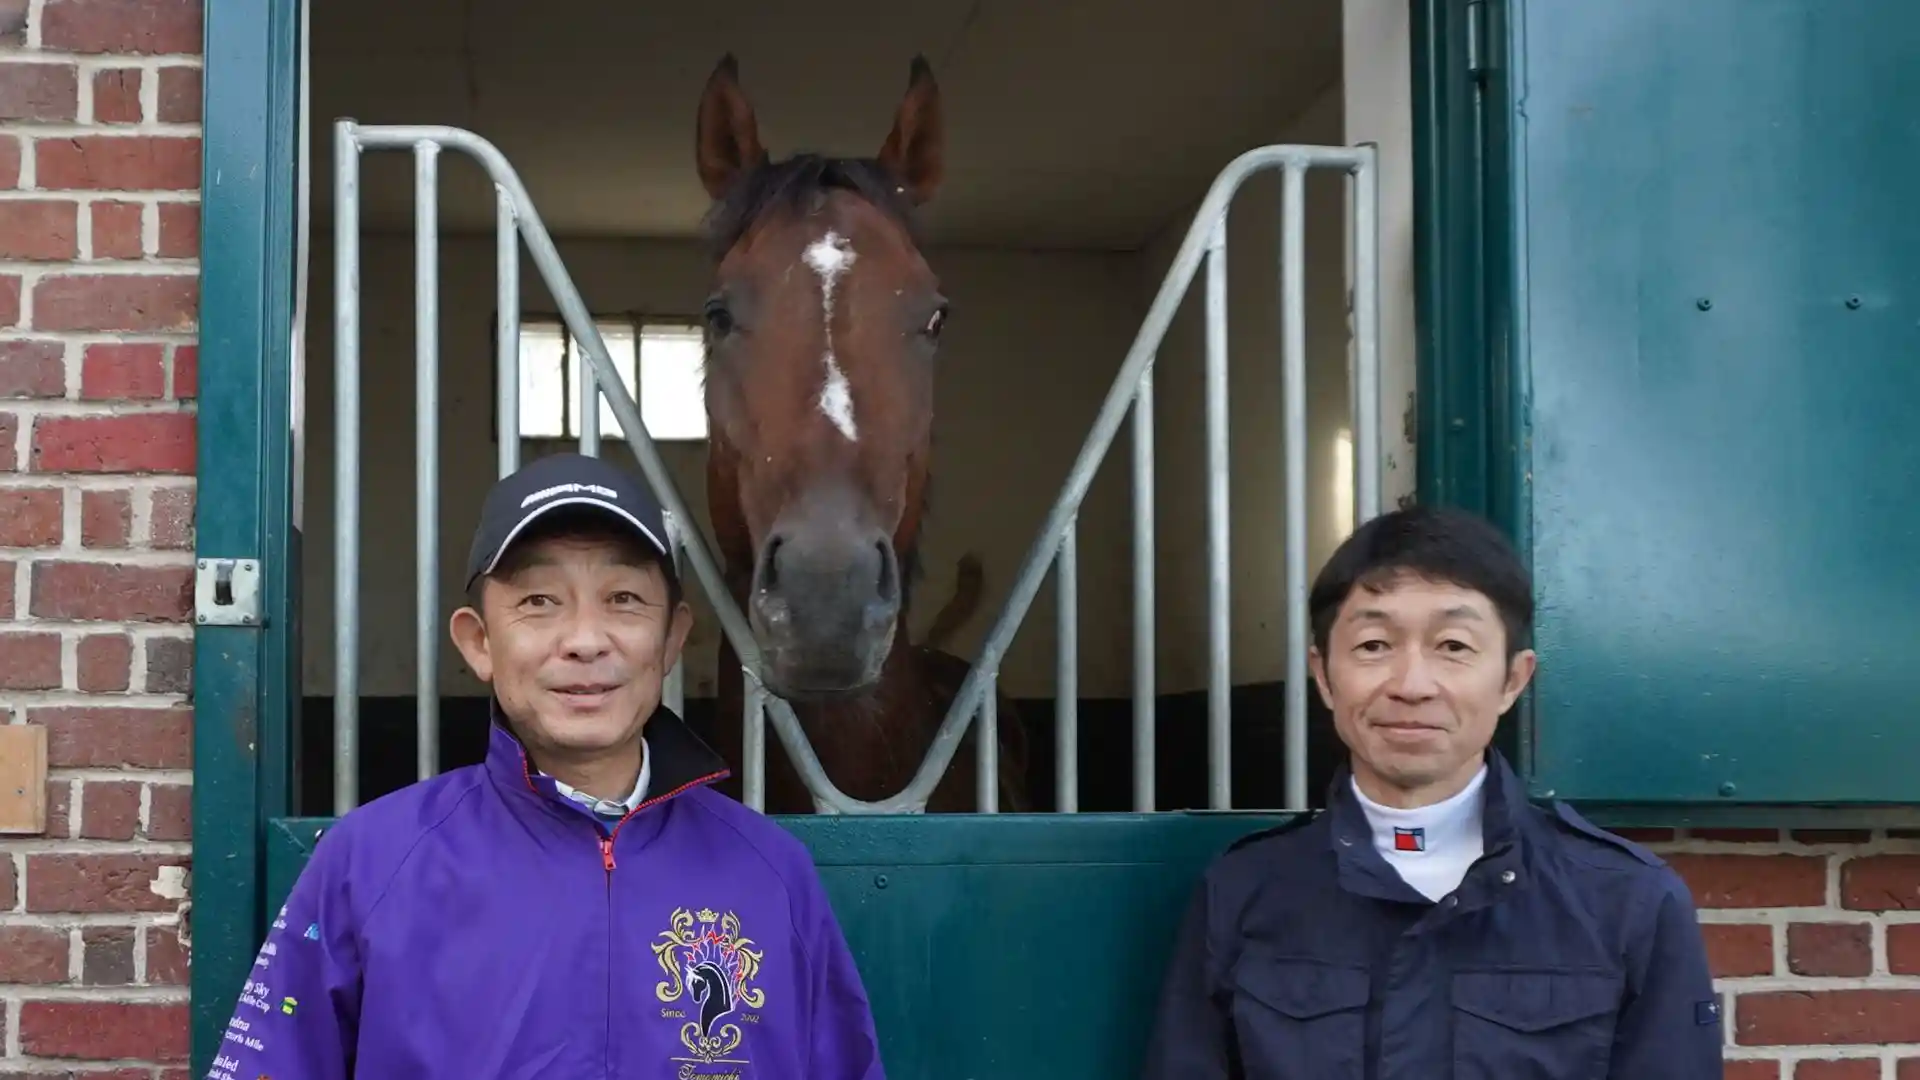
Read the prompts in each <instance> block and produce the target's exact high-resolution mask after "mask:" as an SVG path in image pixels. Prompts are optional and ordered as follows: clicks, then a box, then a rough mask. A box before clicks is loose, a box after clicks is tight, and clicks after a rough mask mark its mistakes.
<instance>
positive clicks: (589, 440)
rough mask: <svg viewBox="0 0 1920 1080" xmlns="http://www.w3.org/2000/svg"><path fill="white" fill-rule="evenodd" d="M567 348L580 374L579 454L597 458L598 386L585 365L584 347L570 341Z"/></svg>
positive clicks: (589, 366)
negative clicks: (570, 350)
mask: <svg viewBox="0 0 1920 1080" xmlns="http://www.w3.org/2000/svg"><path fill="white" fill-rule="evenodd" d="M569 337H571V335H569ZM567 347H568V348H569V349H572V350H573V354H574V359H575V363H576V367H575V370H577V371H579V372H580V395H579V397H580V452H581V453H583V454H585V455H587V456H588V457H599V456H600V384H599V382H598V381H597V380H596V379H595V378H594V374H593V365H592V364H589V363H587V357H586V352H585V350H586V346H585V345H584V344H583V343H581V342H578V341H570V343H569V344H568V346H567Z"/></svg>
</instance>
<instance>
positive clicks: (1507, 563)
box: [1307, 506, 1533, 657]
mask: <svg viewBox="0 0 1920 1080" xmlns="http://www.w3.org/2000/svg"><path fill="white" fill-rule="evenodd" d="M1401 574H1412V575H1414V576H1416V577H1420V578H1424V579H1426V580H1428V581H1434V582H1444V583H1446V584H1449V585H1456V586H1459V587H1460V588H1463V589H1472V590H1473V591H1475V592H1478V593H1481V594H1482V595H1484V596H1486V598H1487V599H1488V600H1490V601H1492V602H1493V607H1494V610H1495V611H1497V612H1499V614H1500V621H1501V622H1502V623H1503V624H1504V625H1505V627H1506V633H1507V655H1508V656H1509V657H1511V656H1513V655H1514V654H1515V653H1517V652H1519V651H1520V650H1521V649H1523V648H1525V647H1526V642H1527V640H1528V638H1529V637H1530V636H1531V635H1532V633H1533V581H1532V579H1531V577H1530V576H1529V575H1528V573H1527V568H1526V565H1525V564H1524V563H1522V562H1521V561H1520V556H1519V555H1518V554H1517V553H1516V552H1515V551H1514V549H1513V545H1512V544H1511V543H1510V542H1509V541H1508V540H1507V537H1506V535H1505V534H1504V533H1502V532H1501V531H1500V530H1499V529H1497V528H1495V527H1494V526H1493V524H1492V523H1491V522H1489V521H1487V520H1486V519H1485V518H1482V517H1479V516H1478V515H1475V514H1471V513H1468V512H1467V511H1464V510H1459V509H1456V508H1453V507H1446V506H1411V507H1407V508H1405V509H1401V510H1394V511H1392V512H1390V513H1385V514H1381V515H1380V516H1379V517H1376V518H1374V519H1372V520H1371V521H1368V522H1366V523H1365V524H1363V525H1361V526H1360V527H1359V528H1358V529H1355V530H1354V532H1353V535H1352V536H1349V537H1347V539H1346V540H1345V541H1344V542H1342V543H1341V545H1340V546H1339V547H1338V548H1336V549H1335V550H1334V553H1333V557H1332V558H1329V559H1328V560H1327V564H1326V565H1325V566H1323V567H1321V568H1320V575H1319V577H1317V578H1315V579H1314V582H1313V589H1312V591H1311V592H1310V593H1309V594H1308V596H1307V614H1308V619H1309V621H1310V623H1311V625H1312V628H1313V644H1314V646H1315V647H1316V648H1318V649H1319V650H1320V652H1321V653H1322V654H1325V653H1326V651H1327V639H1328V638H1329V637H1330V636H1331V635H1332V633H1333V621H1334V619H1335V617H1336V616H1338V615H1339V613H1340V607H1341V605H1343V604H1345V603H1346V602H1347V597H1348V596H1350V595H1352V593H1353V590H1354V589H1355V588H1363V589H1369V590H1377V589H1381V588H1384V587H1385V586H1386V585H1387V584H1388V583H1389V582H1391V581H1392V580H1393V579H1394V578H1395V577H1397V576H1399V575H1401Z"/></svg>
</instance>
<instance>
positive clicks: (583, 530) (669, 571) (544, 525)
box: [467, 506, 683, 615]
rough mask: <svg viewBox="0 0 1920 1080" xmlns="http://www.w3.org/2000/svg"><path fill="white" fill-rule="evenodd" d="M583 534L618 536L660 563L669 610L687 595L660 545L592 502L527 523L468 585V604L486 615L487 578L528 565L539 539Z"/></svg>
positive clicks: (618, 539)
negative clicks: (496, 560) (483, 604)
mask: <svg viewBox="0 0 1920 1080" xmlns="http://www.w3.org/2000/svg"><path fill="white" fill-rule="evenodd" d="M582 535H590V536H604V537H607V538H609V539H612V540H617V541H618V542H619V543H621V544H622V545H625V546H628V547H630V548H632V550H633V551H634V552H635V553H637V554H638V555H639V556H640V557H641V558H642V559H644V560H645V561H647V562H650V563H652V564H653V565H655V566H658V567H659V568H660V572H661V574H662V575H664V576H665V577H666V579H667V611H668V614H669V615H671V614H672V612H673V610H674V609H676V608H678V607H679V606H680V600H681V597H682V595H683V594H682V592H681V585H680V575H679V574H677V573H675V572H674V569H673V565H672V564H671V563H669V562H668V561H667V558H666V556H664V555H662V554H660V552H659V551H658V550H657V549H655V548H654V547H652V546H651V545H649V544H647V543H646V542H645V541H643V540H641V539H640V537H639V536H638V535H637V534H635V533H634V532H633V531H632V530H631V529H629V528H627V527H626V526H625V525H623V524H622V523H620V522H617V521H614V520H612V519H611V518H610V517H609V516H608V515H607V513H606V512H605V511H602V510H597V509H595V508H593V507H590V506H580V507H562V508H560V509H557V510H550V511H548V512H547V513H545V514H542V515H541V516H540V518H539V519H538V520H536V521H535V522H534V523H533V524H531V525H529V526H527V529H526V531H525V532H523V533H521V534H520V535H519V536H517V537H515V538H514V542H513V545H512V546H511V547H509V548H507V550H506V553H505V554H503V555H501V556H500V562H499V564H498V565H496V566H495V567H494V568H493V572H492V573H490V574H482V575H480V576H479V577H477V578H474V579H473V584H472V585H470V586H468V587H467V604H468V606H470V607H472V608H473V610H475V611H477V612H480V613H481V614H483V615H484V614H485V613H486V609H485V608H483V607H481V606H480V600H481V597H482V595H483V594H484V593H485V591H486V587H487V580H488V579H489V578H496V577H498V578H505V577H511V576H513V575H514V574H515V573H517V572H519V570H520V569H521V568H522V567H524V566H525V565H526V559H527V554H528V552H530V551H531V550H532V549H533V545H534V544H535V543H536V542H538V541H540V540H542V539H545V538H547V537H553V536H582Z"/></svg>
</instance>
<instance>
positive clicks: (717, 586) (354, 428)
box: [333, 119, 991, 814]
mask: <svg viewBox="0 0 1920 1080" xmlns="http://www.w3.org/2000/svg"><path fill="white" fill-rule="evenodd" d="M381 149H411V150H412V151H413V152H414V156H415V161H416V169H415V191H414V206H415V224H416V230H417V231H416V245H415V268H416V269H415V272H416V277H417V279H418V282H419V283H418V284H417V285H416V297H415V301H416V302H415V318H416V323H417V325H418V331H417V334H418V338H417V340H418V342H419V344H418V346H417V358H416V359H417V364H416V366H417V384H418V392H419V395H420V396H419V400H418V401H417V402H416V425H417V429H416V438H417V447H416V451H417V454H418V456H419V461H418V462H417V463H416V466H415V468H416V479H417V481H418V483H419V485H420V487H419V495H418V498H419V501H420V505H419V511H418V514H417V519H416V537H415V543H416V566H417V569H418V573H419V576H420V580H419V586H418V610H417V611H416V618H417V620H418V622H417V624H416V626H417V633H416V639H415V649H416V653H417V656H416V663H417V664H418V669H419V670H418V674H417V684H418V686H417V688H418V692H419V700H418V703H417V705H416V715H415V721H416V726H417V730H418V733H419V744H420V747H421V750H420V757H419V762H418V771H419V775H420V777H421V778H423V779H424V778H425V777H427V776H430V775H432V774H433V772H434V771H436V768H437V757H438V726H439V715H438V708H437V706H438V700H437V698H438V686H437V671H438V662H437V661H438V656H439V648H438V635H437V632H436V627H437V622H438V620H437V619H436V617H435V611H434V608H435V606H436V605H437V603H438V594H437V583H438V579H439V567H438V555H437V553H438V542H439V535H438V534H439V522H438V502H439V498H438V473H437V465H438V445H437V441H436V440H437V438H438V432H437V424H436V423H435V417H436V416H437V412H438V398H437V391H438V376H437V352H438V334H437V332H436V331H437V324H438V319H439V312H438V307H439V305H438V292H437V289H438V276H439V275H438V262H437V243H438V236H437V222H438V217H439V191H438V170H437V165H438V154H439V152H440V151H443V150H449V149H451V150H457V151H459V152H461V153H464V154H466V155H467V156H469V157H471V158H472V159H474V160H475V161H476V162H477V163H478V164H479V165H480V166H481V167H482V168H483V169H485V170H486V172H487V175H488V177H489V178H490V179H491V180H492V181H493V184H494V187H495V191H496V197H497V202H498V214H497V218H496V221H497V225H498V227H499V232H500V236H499V239H498V245H497V246H498V261H499V266H498V273H497V275H496V277H497V283H498V286H499V298H500V299H499V305H498V306H499V307H500V309H501V311H500V314H499V316H498V318H499V329H500V343H499V353H498V356H497V362H498V364H499V365H500V370H501V372H502V378H501V379H500V384H501V399H500V401H499V402H498V408H499V415H500V417H501V428H500V431H501V436H500V437H501V441H502V443H503V444H511V443H513V442H514V441H515V440H514V439H513V437H512V435H511V433H512V432H514V431H516V430H518V422H519V416H518V396H517V395H518V387H519V349H518V340H519V320H518V315H517V310H518V305H519V303H520V297H519V244H518V242H519V241H524V242H525V243H526V246H527V251H528V254H529V255H530V256H531V257H532V259H533V262H534V266H535V268H536V269H537V270H538V271H539V272H540V275H541V277H542V278H543V279H544V280H545V282H546V285H547V287H548V290H549V291H550V292H551V293H552V294H553V296H554V298H555V300H556V301H557V302H558V303H559V305H560V313H561V317H562V319H563V321H564V322H565V323H566V326H567V330H568V332H569V334H570V335H571V336H572V338H573V339H574V340H575V341H576V342H578V343H579V345H580V346H581V347H582V348H583V349H585V352H586V355H585V356H584V358H583V359H584V360H585V364H584V365H583V368H582V371H581V380H580V381H581V398H580V400H581V406H582V412H581V423H580V445H581V449H582V450H583V451H585V452H588V453H595V454H597V453H598V452H599V434H598V429H599V409H598V399H599V397H600V396H601V395H604V396H605V397H606V399H607V403H608V405H610V406H611V407H612V409H613V413H614V417H615V419H616V421H617V422H618V423H619V424H620V427H621V430H622V432H623V433H624V434H625V435H626V440H625V441H626V444H627V446H628V448H629V449H630V450H631V451H632V453H633V455H634V458H635V460H636V461H637V463H638V464H639V466H640V470H641V473H642V474H643V475H644V476H645V478H646V481H647V483H648V485H649V486H650V487H651V488H652V489H653V491H654V493H655V495H656V496H657V497H658V498H659V499H660V501H661V504H662V506H663V507H664V508H665V510H666V512H667V516H668V528H669V531H670V533H671V534H672V535H673V537H674V552H675V561H676V562H678V561H679V557H680V556H681V555H685V556H686V557H687V558H688V559H689V560H690V562H691V568H692V570H693V573H694V577H695V578H696V579H697V580H698V581H699V583H700V586H701V589H702V591H703V592H704V593H705V594H706V595H707V597H708V599H709V600H710V601H711V602H712V604H713V606H714V609H715V611H716V613H717V614H718V616H719V620H720V625H721V630H722V632H723V633H725V634H726V635H727V639H728V641H729V642H730V643H731V644H732V645H733V648H734V651H735V653H736V654H738V655H739V657H740V658H741V668H742V671H743V672H744V674H745V676H746V687H747V693H746V707H745V710H744V711H745V713H746V716H745V720H746V751H747V761H746V762H745V768H744V772H745V776H744V781H745V783H744V786H745V796H746V801H747V802H748V803H749V804H750V805H752V806H754V807H755V808H760V807H762V806H764V802H765V791H766V778H765V758H766V755H765V733H764V722H765V717H766V716H767V715H771V716H772V718H773V726H774V731H775V733H776V734H777V735H778V736H779V738H780V741H781V744H782V745H783V746H784V747H785V748H786V750H787V753H788V756H789V758H790V759H792V761H793V762H794V764H795V766H796V768H797V770H798V771H799V773H800V777H801V779H802V780H803V781H804V782H805V783H806V785H807V787H808V789H809V790H810V791H812V792H814V793H815V794H814V800H815V804H816V808H817V809H819V810H820V811H821V812H822V813H846V812H880V813H892V812H916V811H920V810H924V809H925V807H926V801H927V797H928V795H930V794H931V793H932V789H933V783H931V782H929V783H926V784H924V785H922V786H921V788H920V789H915V788H909V789H908V790H907V791H904V792H902V793H901V794H899V795H897V796H895V797H893V798H892V799H888V800H885V801H882V802H878V803H864V802H861V801H859V800H855V799H851V798H848V797H847V796H846V795H845V794H844V793H842V792H840V791H839V789H838V788H837V787H835V786H834V785H833V783H832V782H831V781H830V780H829V779H828V778H827V775H826V772H825V770H824V769H823V768H822V767H821V765H820V759H819V757H818V755H816V754H815V753H814V751H813V747H812V746H811V745H810V744H809V743H808V742H807V739H806V735H805V733H804V732H803V731H801V729H800V725H799V721H798V720H797V719H796V718H795V717H794V715H793V710H792V707H791V706H789V705H788V704H787V702H785V701H784V700H782V699H780V698H779V697H777V696H775V695H773V694H770V693H767V692H766V690H765V687H764V684H763V683H762V681H761V679H760V676H759V669H760V654H759V650H758V648H756V646H755V644H754V640H753V636H752V634H751V633H750V632H749V631H748V629H747V625H746V619H745V617H744V616H743V615H742V614H741V613H740V609H739V606H738V605H737V604H735V603H734V601H733V597H732V594H731V593H729V592H728V591H727V589H726V584H725V581H724V580H723V579H722V578H721V575H720V570H719V567H718V564H717V563H716V562H715V561H714V558H713V555H712V553H711V552H709V551H708V550H707V546H706V543H705V538H704V537H703V536H702V534H701V533H700V531H699V530H698V529H697V528H691V527H687V526H686V525H684V524H682V523H686V522H691V521H693V520H694V519H693V518H692V517H691V516H690V515H689V514H688V512H687V508H686V504H685V503H684V502H683V501H682V500H681V498H680V494H679V491H678V489H677V488H676V487H675V486H674V484H673V481H672V478H671V477H670V476H669V475H668V474H667V471H666V466H665V464H664V463H663V462H662V461H661V459H660V456H659V452H658V451H657V449H656V448H655V447H654V445H653V440H652V438H651V437H650V436H649V435H648V433H647V430H646V427H645V425H644V424H643V423H642V421H641V419H640V413H639V408H638V406H637V405H636V404H635V402H634V399H633V396H632V395H631V394H629V393H627V391H626V387H625V385H624V384H623V383H622V382H621V380H620V379H619V377H618V373H617V371H616V369H615V368H614V366H613V361H612V359H611V358H610V357H609V355H608V352H607V345H606V342H605V340H604V339H603V338H602V337H601V335H600V331H599V328H598V326H597V325H596V324H595V323H594V321H593V319H592V317H591V316H590V315H589V314H588V312H587V309H586V306H585V303H584V302H583V301H582V300H581V297H580V293H579V290H578V289H577V288H576V287H575V285H574V283H573V280H572V278H571V276H570V275H569V274H568V272H567V269H566V266H565V264H564V263H562V262H561V260H560V255H559V252H558V251H557V250H555V248H554V244H553V239H552V237H551V236H550V235H549V234H548V232H547V229H546V225H545V224H544V222H542V221H541V219H540V215H539V211H538V210H537V209H536V208H535V207H534V205H533V201H532V200H531V199H530V198H529V197H528V196H527V191H526V188H525V186H524V185H523V184H522V183H521V181H520V177H519V175H518V174H517V173H516V172H515V171H514V169H513V166H512V165H511V164H509V163H508V161H507V159H506V157H505V156H504V155H503V154H501V153H500V151H499V150H498V149H497V148H496V147H495V146H494V145H493V144H492V143H490V142H488V141H487V140H486V139H483V138H481V137H480V136H478V135H476V134H474V133H473V132H470V131H465V130H462V129H459V128H453V127H444V126H437V125H419V126H415V125H363V124H359V123H357V122H355V121H353V120H351V119H342V120H338V121H335V123H334V185H335V220H334V250H335V256H334V298H335V299H334V303H335V310H334V367H335V387H336V389H335V394H336V397H335V401H334V419H335V430H336V433H337V434H336V438H337V441H338V447H337V448H336V451H335V465H334V470H335V481H334V483H335V490H334V501H335V525H334V544H335V556H334V566H335V579H334V605H335V629H334V669H335V691H334V800H333V801H334V812H335V814H344V813H346V812H347V811H349V810H351V809H353V807H355V806H356V805H358V803H359V785H358V773H359V753H360V724H359V650H360V606H359V577H360V505H359V495H360V400H361V394H360V245H359V239H360V237H359V232H360V229H359V226H360V154H361V152H362V151H365V150H381ZM498 464H499V468H500V470H501V472H502V474H503V475H504V474H505V473H506V472H511V471H512V470H513V469H514V468H515V467H517V465H518V448H517V447H516V446H511V445H503V446H502V447H501V449H500V454H499V463H498ZM670 679H671V682H670V685H669V686H668V688H667V691H666V696H667V700H668V702H669V705H670V707H671V706H673V705H675V704H678V703H679V699H680V698H681V697H682V695H683V693H684V690H683V687H684V681H683V677H682V675H681V674H679V673H678V668H677V667H676V673H675V674H673V675H672V676H670ZM988 722H989V723H990V722H991V721H990V719H989V721H988ZM935 779H936V780H937V777H936V778H935Z"/></svg>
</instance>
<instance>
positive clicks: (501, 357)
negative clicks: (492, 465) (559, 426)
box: [493, 184, 520, 476]
mask: <svg viewBox="0 0 1920 1080" xmlns="http://www.w3.org/2000/svg"><path fill="white" fill-rule="evenodd" d="M493 191H494V198H495V199H496V200H497V203H498V210H497V212H496V215H495V224H494V244H495V246H496V247H497V248H498V252H497V255H496V259H497V262H498V263H499V270H498V273H497V275H496V277H497V280H498V284H499V290H500V293H499V296H498V298H496V299H495V301H494V303H495V304H496V305H498V307H499V310H498V311H497V312H496V313H495V320H496V323H495V336H496V337H497V338H499V341H498V356H497V360H498V365H499V373H500V374H499V379H498V381H499V383H500V400H499V401H498V402H496V403H495V404H496V407H497V408H498V410H499V412H498V416H499V429H500V435H499V438H500V475H501V476H506V475H507V474H508V473H511V472H514V471H515V470H517V469H519V468H520V217H519V215H518V214H515V213H514V212H513V196H512V195H510V194H508V193H507V189H506V188H504V187H501V186H499V185H498V184H496V185H494V189H493Z"/></svg>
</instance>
